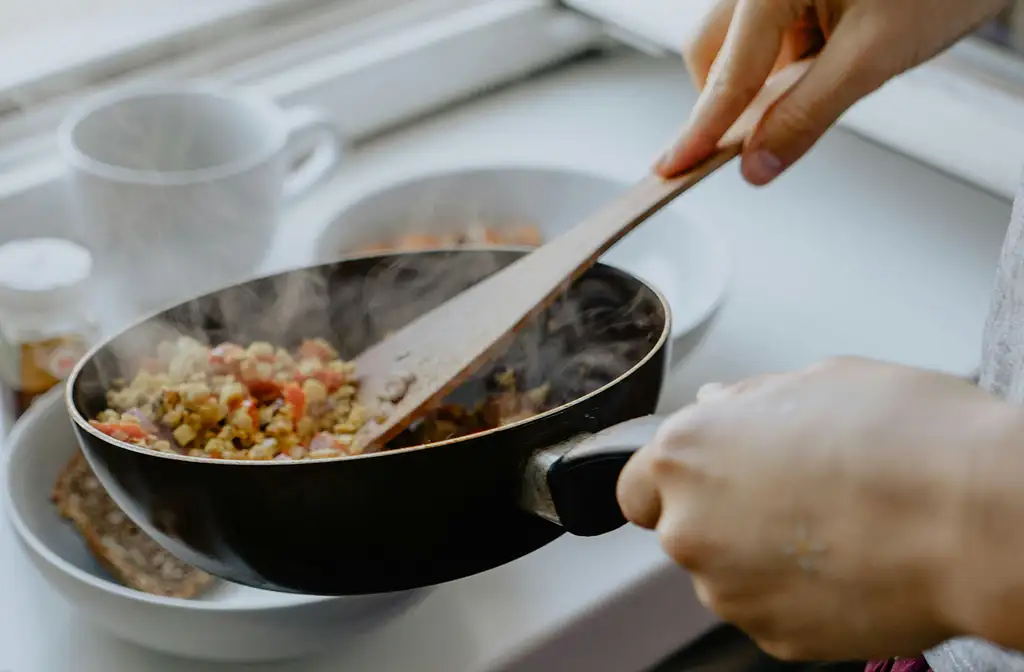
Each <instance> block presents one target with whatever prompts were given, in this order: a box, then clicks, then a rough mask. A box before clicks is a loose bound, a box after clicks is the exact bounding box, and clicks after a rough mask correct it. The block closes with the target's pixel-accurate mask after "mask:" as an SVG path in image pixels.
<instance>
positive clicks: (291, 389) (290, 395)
mask: <svg viewBox="0 0 1024 672" xmlns="http://www.w3.org/2000/svg"><path fill="white" fill-rule="evenodd" d="M281 392H282V394H283V396H284V400H285V403H287V404H290V405H291V407H292V412H293V414H294V415H293V419H294V420H298V419H299V418H301V417H302V416H304V415H305V414H306V393H305V392H303V391H302V388H301V387H299V386H298V385H295V384H294V383H289V384H288V385H285V386H284V388H283V389H282V390H281Z"/></svg>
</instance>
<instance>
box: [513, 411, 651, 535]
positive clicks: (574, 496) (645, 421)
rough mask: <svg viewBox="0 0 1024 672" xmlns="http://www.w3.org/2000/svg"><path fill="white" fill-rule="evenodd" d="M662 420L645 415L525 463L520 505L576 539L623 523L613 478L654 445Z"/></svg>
mask: <svg viewBox="0 0 1024 672" xmlns="http://www.w3.org/2000/svg"><path fill="white" fill-rule="evenodd" d="M665 418H666V416H661V415H648V416H644V417H641V418H635V419H633V420H627V421H626V422H623V423H621V424H618V425H615V426H613V427H609V428H608V429H605V430H603V431H601V432H598V433H597V434H590V435H584V436H580V437H577V438H575V439H571V440H569V441H566V442H565V443H561V444H559V445H557V446H553V447H551V448H543V449H541V450H539V451H537V452H536V453H534V454H533V456H532V457H531V458H530V460H529V462H528V463H527V466H526V470H525V473H524V478H523V489H522V492H521V496H520V503H521V505H522V506H523V508H525V509H526V510H527V511H530V512H532V513H535V514H537V515H538V516H541V517H542V518H546V519H547V520H550V521H551V522H553V523H557V524H559V525H561V526H562V527H564V528H565V529H566V531H568V532H570V533H572V534H575V535H577V536H580V537H594V536H597V535H600V534H605V533H607V532H611V531H613V530H616V529H618V528H620V527H622V526H623V525H625V523H626V519H625V517H624V516H623V515H622V510H621V509H620V508H619V503H618V500H617V499H616V497H615V487H616V484H617V483H618V480H619V473H620V472H621V471H622V468H623V467H624V466H625V465H626V462H627V461H628V460H629V458H630V457H632V456H633V453H635V452H636V451H638V450H639V449H640V448H642V447H643V446H645V445H647V444H648V443H650V442H651V440H652V439H654V435H655V433H656V432H657V430H658V427H660V426H661V423H662V422H664V420H665Z"/></svg>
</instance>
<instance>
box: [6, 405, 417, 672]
mask: <svg viewBox="0 0 1024 672" xmlns="http://www.w3.org/2000/svg"><path fill="white" fill-rule="evenodd" d="M77 449H78V446H77V444H76V443H75V437H74V434H73V433H72V430H71V423H70V420H69V418H68V415H67V410H66V409H65V406H64V398H63V391H62V390H60V389H57V390H54V391H53V392H51V393H49V394H48V395H47V396H45V397H43V398H41V399H40V400H39V401H37V402H36V403H35V404H33V406H32V408H31V409H30V410H29V411H28V413H26V414H25V416H23V417H22V419H21V420H19V421H18V423H16V424H15V426H14V428H13V431H12V432H11V434H10V436H9V437H8V438H7V440H6V441H5V443H4V452H5V453H6V459H5V463H4V466H3V471H2V474H3V490H4V497H5V498H6V501H4V502H3V506H4V508H5V509H6V511H7V514H8V516H9V517H10V519H11V522H12V526H13V528H14V531H15V534H16V535H17V537H18V539H19V541H20V542H21V546H22V548H23V549H24V551H25V553H26V554H27V555H28V557H29V559H30V560H31V561H32V564H33V565H34V566H35V567H36V569H38V570H39V572H40V573H41V574H42V575H43V577H44V578H45V579H46V580H47V582H49V584H50V585H51V586H52V587H53V589H54V590H56V591H57V592H58V593H59V594H60V595H61V596H62V597H63V598H64V599H66V600H67V601H68V602H70V603H71V604H72V605H74V606H75V607H77V608H78V609H79V610H80V611H81V613H82V614H83V615H84V616H85V617H86V618H89V619H91V620H92V621H93V622H94V623H95V624H96V625H98V626H100V627H101V628H103V629H104V630H106V631H108V632H110V633H111V634H113V635H114V636H115V637H119V638H121V639H124V640H127V641H130V642H133V643H135V644H138V645H140V646H143V647H146V648H149V649H155V650H157V651H161V652H163V653H168V654H171V655H176V656H182V657H186V658H195V659H202V660H216V661H223V662H228V661H231V662H261V661H271V660H285V659H290V658H299V657H303V656H307V655H312V654H316V653H320V652H322V651H325V650H327V649H329V648H330V647H332V646H336V645H338V644H339V643H342V642H344V641H345V639H346V638H348V637H354V636H358V635H359V633H361V632H365V631H366V630H367V629H369V628H374V627H378V626H379V625H380V624H382V623H383V622H385V621H386V620H388V619H391V618H394V617H395V616H397V615H398V614H400V613H403V612H405V611H406V610H408V609H409V608H411V607H413V606H414V605H415V604H417V603H418V602H419V601H420V600H421V599H422V597H423V596H424V595H425V594H426V591H409V592H405V593H394V594H390V595H370V596H365V597H320V596H311V595H291V594H286V593H274V592H269V591H264V590H256V589H253V588H247V587H245V586H239V585H235V584H229V583H226V582H221V583H220V584H218V585H217V586H216V587H215V588H213V590H212V591H210V592H209V593H208V594H207V595H204V596H203V597H202V598H201V599H197V600H179V599H171V598H163V597H154V596H151V595H147V594H144V593H141V592H138V591H135V590H132V589H130V588H126V587H124V586H122V585H120V584H119V583H116V582H115V581H114V580H113V579H112V578H111V577H110V575H109V574H107V573H106V571H105V570H104V569H103V568H102V567H100V565H99V564H98V563H97V562H96V560H95V559H93V557H92V555H91V554H90V553H89V551H88V549H87V548H86V546H85V544H84V542H83V541H82V540H81V538H80V537H79V536H78V534H77V533H76V532H75V531H74V530H73V528H72V527H71V526H70V525H69V524H68V523H66V522H65V521H64V520H63V519H62V518H61V517H60V516H59V515H58V514H57V511H56V509H55V507H54V506H53V504H52V503H51V502H50V499H49V496H50V492H51V489H52V487H53V483H54V481H55V480H56V478H57V474H58V472H59V471H60V469H61V468H62V467H63V465H64V464H65V463H66V462H67V461H68V460H69V459H70V458H71V456H72V455H73V454H74V452H75V451H76V450H77ZM7 578H8V580H11V579H12V578H13V577H7Z"/></svg>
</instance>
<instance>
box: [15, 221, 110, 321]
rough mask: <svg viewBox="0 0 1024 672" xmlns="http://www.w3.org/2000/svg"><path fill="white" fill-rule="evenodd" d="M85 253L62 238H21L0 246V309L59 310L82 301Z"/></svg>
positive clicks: (87, 274) (88, 272)
mask: <svg viewBox="0 0 1024 672" xmlns="http://www.w3.org/2000/svg"><path fill="white" fill-rule="evenodd" d="M91 276H92V254H91V253H90V252H89V250H87V249H85V248H84V247H82V246H81V245H79V244H77V243H74V242H72V241H70V240H64V239H62V238H24V239H20V240H14V241H11V242H9V243H6V244H4V245H0V306H2V307H4V308H8V309H12V310H25V311H30V310H49V309H62V308H66V307H69V306H72V307H76V308H77V306H74V305H73V304H74V303H76V302H79V301H82V300H85V298H86V295H85V292H86V289H87V288H88V282H89V279H90V278H91Z"/></svg>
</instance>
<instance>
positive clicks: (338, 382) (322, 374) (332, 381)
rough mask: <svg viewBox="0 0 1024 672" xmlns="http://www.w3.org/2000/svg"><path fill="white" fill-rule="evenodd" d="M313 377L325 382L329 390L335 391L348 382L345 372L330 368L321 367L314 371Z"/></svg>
mask: <svg viewBox="0 0 1024 672" xmlns="http://www.w3.org/2000/svg"><path fill="white" fill-rule="evenodd" d="M311 377H312V378H313V379H315V380H319V381H320V382H321V383H323V384H324V387H326V388H327V391H328V392H334V391H335V390H337V389H338V388H339V387H341V386H342V385H344V384H345V383H346V382H347V380H346V378H345V374H344V373H341V372H340V371H331V370H330V369H320V370H319V371H316V372H315V373H313V375H312V376H311Z"/></svg>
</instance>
